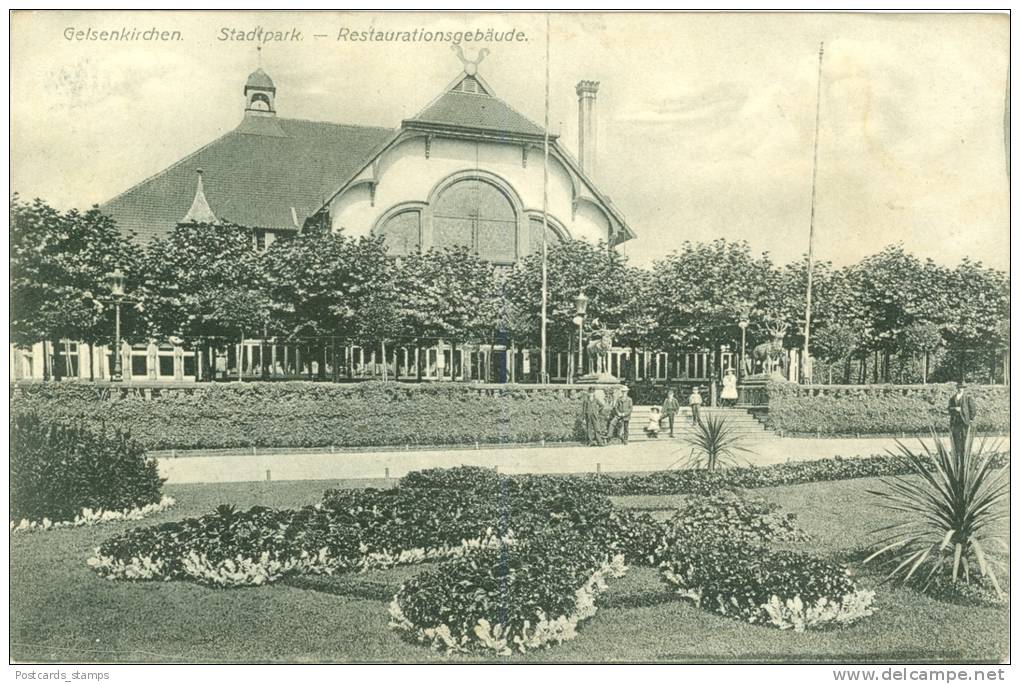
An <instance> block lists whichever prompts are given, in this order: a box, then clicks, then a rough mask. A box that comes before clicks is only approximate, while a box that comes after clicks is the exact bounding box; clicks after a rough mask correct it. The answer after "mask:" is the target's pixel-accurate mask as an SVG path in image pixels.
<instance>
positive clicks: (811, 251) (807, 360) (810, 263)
mask: <svg viewBox="0 0 1020 684" xmlns="http://www.w3.org/2000/svg"><path fill="white" fill-rule="evenodd" d="M824 54H825V43H824V42H822V43H819V44H818V85H817V90H816V92H815V148H814V161H813V165H812V167H811V222H810V224H809V228H808V251H807V298H806V301H805V306H804V358H803V359H802V360H801V364H800V365H801V368H802V369H803V373H802V375H803V377H802V378H801V383H802V384H804V383H810V382H811V351H810V349H811V347H810V345H811V281H812V278H813V275H814V274H813V271H814V260H815V189H816V186H817V182H818V128H819V123H820V122H821V115H822V56H823V55H824Z"/></svg>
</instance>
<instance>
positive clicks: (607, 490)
mask: <svg viewBox="0 0 1020 684" xmlns="http://www.w3.org/2000/svg"><path fill="white" fill-rule="evenodd" d="M992 459H993V464H994V467H996V468H1007V467H1009V453H1008V452H1005V453H996V454H994V455H993V456H992ZM915 472H916V470H915V469H914V467H913V466H912V465H911V463H910V460H909V459H907V458H906V457H904V456H900V455H896V454H889V455H884V456H865V457H855V458H840V457H838V456H837V457H836V458H822V459H818V460H814V461H791V462H788V463H776V464H773V465H767V466H745V467H737V468H719V469H717V470H704V469H693V468H687V469H683V470H660V471H657V472H650V473H640V474H635V475H605V474H590V473H586V474H579V475H514V476H511V477H506V476H503V478H502V479H501V476H500V475H497V474H496V473H495V472H493V471H492V470H489V469H486V468H480V467H477V466H460V467H458V468H448V469H442V468H433V469H427V470H418V471H415V472H412V473H408V474H407V475H405V476H404V477H403V478H401V480H400V486H401V487H415V488H419V489H463V490H473V491H480V492H481V491H491V489H492V488H493V487H496V486H498V485H499V484H500V483H501V482H506V481H510V482H516V483H518V484H517V486H518V487H522V488H527V487H537V486H545V487H549V486H551V485H550V484H549V483H551V482H555V481H561V482H564V483H565V484H564V485H563V486H569V487H571V488H574V489H576V490H579V491H583V492H586V493H587V494H588V495H590V496H632V495H642V494H651V495H681V494H683V495H700V496H712V495H715V494H718V493H720V492H722V491H724V490H728V489H758V488H760V487H778V486H781V485H793V484H806V483H808V482H827V481H833V480H854V479H859V478H864V477H889V476H895V475H912V474H914V473H915ZM540 483H544V484H540Z"/></svg>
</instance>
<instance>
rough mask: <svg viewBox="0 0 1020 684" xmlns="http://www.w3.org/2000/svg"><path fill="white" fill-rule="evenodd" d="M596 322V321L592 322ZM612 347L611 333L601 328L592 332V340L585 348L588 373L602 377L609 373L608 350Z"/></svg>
mask: <svg viewBox="0 0 1020 684" xmlns="http://www.w3.org/2000/svg"><path fill="white" fill-rule="evenodd" d="M593 322H596V323H597V321H593ZM612 346H613V331H612V330H610V329H609V328H607V327H605V326H602V327H601V328H600V329H598V330H593V331H592V338H591V340H589V342H588V344H587V345H586V348H587V350H588V372H589V373H596V374H598V375H602V374H603V373H608V372H609V350H610V349H611V348H612Z"/></svg>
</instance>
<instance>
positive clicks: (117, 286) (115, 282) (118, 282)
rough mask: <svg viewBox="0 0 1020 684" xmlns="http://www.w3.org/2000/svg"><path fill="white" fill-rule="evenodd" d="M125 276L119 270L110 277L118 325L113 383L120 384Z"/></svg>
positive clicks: (114, 352)
mask: <svg viewBox="0 0 1020 684" xmlns="http://www.w3.org/2000/svg"><path fill="white" fill-rule="evenodd" d="M124 280H125V279H124V274H123V273H122V272H121V270H120V269H119V268H118V269H116V270H115V271H114V272H113V273H111V274H110V275H109V281H110V294H112V295H113V305H114V309H115V311H116V321H117V322H116V324H115V327H114V333H113V374H112V375H111V376H110V381H111V382H120V381H121V379H122V370H123V369H122V368H121V358H120V356H121V354H120V305H121V303H122V302H123V301H124V295H125V294H126V290H125V287H124Z"/></svg>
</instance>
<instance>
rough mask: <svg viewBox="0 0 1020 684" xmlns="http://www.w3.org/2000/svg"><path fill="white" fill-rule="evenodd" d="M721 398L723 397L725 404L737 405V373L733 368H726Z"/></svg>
mask: <svg viewBox="0 0 1020 684" xmlns="http://www.w3.org/2000/svg"><path fill="white" fill-rule="evenodd" d="M719 398H720V399H722V404H723V406H736V405H737V375H736V373H734V372H733V369H732V368H727V369H726V375H725V376H723V381H722V394H721V395H720V397H719Z"/></svg>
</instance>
